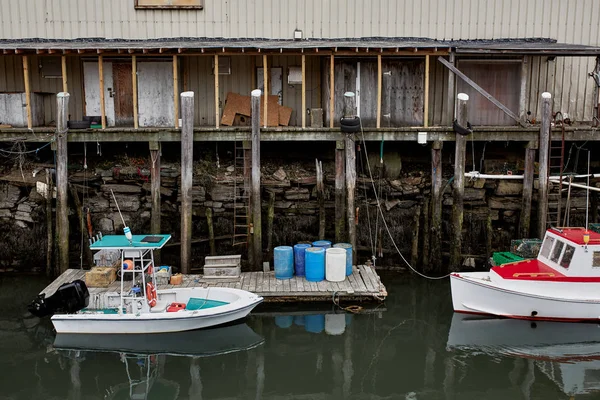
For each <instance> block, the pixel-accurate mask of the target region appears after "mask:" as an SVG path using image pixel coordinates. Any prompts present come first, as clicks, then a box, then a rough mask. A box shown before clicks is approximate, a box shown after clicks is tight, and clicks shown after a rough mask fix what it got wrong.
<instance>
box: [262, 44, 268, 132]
mask: <svg viewBox="0 0 600 400" xmlns="http://www.w3.org/2000/svg"><path fill="white" fill-rule="evenodd" d="M263 89H264V93H263V95H264V96H263V104H264V107H265V109H264V110H263V118H264V124H263V125H264V127H265V128H266V127H267V125H268V123H269V120H268V116H269V114H268V106H269V66H268V64H267V55H266V54H263Z"/></svg>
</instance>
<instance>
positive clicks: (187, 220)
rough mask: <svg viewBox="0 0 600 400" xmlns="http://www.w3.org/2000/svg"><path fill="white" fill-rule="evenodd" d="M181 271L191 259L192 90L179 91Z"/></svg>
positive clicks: (188, 265) (188, 264) (187, 269)
mask: <svg viewBox="0 0 600 400" xmlns="http://www.w3.org/2000/svg"><path fill="white" fill-rule="evenodd" d="M181 106H182V113H181V117H182V118H181V119H182V122H183V124H182V125H183V126H182V127H181V272H182V273H183V274H189V272H190V269H191V261H192V259H191V258H192V180H193V168H194V165H193V159H194V154H193V149H194V92H184V93H181Z"/></svg>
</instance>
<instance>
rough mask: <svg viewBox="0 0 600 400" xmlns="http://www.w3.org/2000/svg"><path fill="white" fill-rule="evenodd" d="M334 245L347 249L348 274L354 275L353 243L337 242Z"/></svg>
mask: <svg viewBox="0 0 600 400" xmlns="http://www.w3.org/2000/svg"><path fill="white" fill-rule="evenodd" d="M333 247H334V248H339V249H345V250H346V276H349V275H352V245H351V244H350V243H336V244H334V245H333Z"/></svg>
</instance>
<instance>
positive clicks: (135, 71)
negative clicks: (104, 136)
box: [131, 56, 140, 129]
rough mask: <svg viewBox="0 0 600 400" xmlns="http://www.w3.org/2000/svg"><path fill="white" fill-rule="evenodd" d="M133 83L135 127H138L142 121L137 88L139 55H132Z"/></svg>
mask: <svg viewBox="0 0 600 400" xmlns="http://www.w3.org/2000/svg"><path fill="white" fill-rule="evenodd" d="M131 83H132V85H133V127H134V128H135V129H138V128H139V127H140V121H139V117H138V89H137V57H136V56H132V57H131Z"/></svg>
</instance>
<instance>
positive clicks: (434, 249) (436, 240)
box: [423, 141, 443, 272]
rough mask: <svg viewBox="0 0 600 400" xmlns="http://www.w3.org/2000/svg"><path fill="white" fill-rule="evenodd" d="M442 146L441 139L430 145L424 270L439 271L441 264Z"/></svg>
mask: <svg viewBox="0 0 600 400" xmlns="http://www.w3.org/2000/svg"><path fill="white" fill-rule="evenodd" d="M442 147H443V142H441V141H436V142H433V143H432V146H431V228H430V230H429V235H430V239H429V241H430V246H431V247H430V248H431V251H430V257H429V262H428V263H425V264H424V265H423V270H424V271H426V272H431V271H435V272H441V265H442V196H443V193H442Z"/></svg>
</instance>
